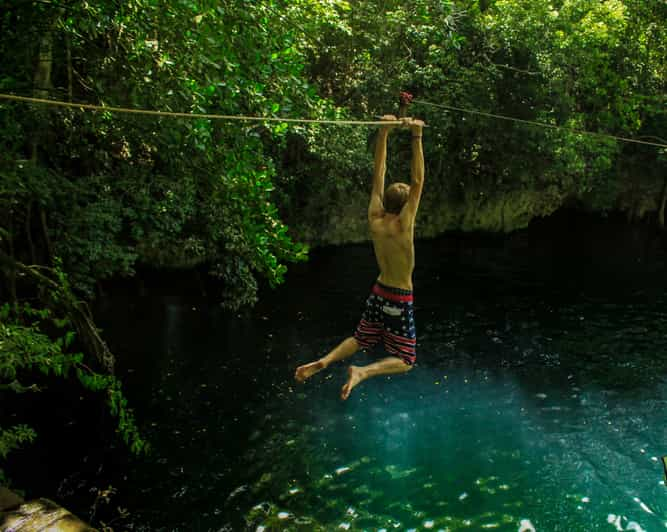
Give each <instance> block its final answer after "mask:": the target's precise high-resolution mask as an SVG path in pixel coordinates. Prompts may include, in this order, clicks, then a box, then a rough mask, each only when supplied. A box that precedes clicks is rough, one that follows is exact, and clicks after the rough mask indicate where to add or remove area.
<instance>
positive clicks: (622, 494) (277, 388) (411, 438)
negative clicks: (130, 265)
mask: <svg viewBox="0 0 667 532" xmlns="http://www.w3.org/2000/svg"><path fill="white" fill-rule="evenodd" d="M554 226H555V227H557V231H556V230H554V229H553V227H554ZM661 246H662V244H660V240H659V239H657V240H656V239H654V238H653V237H650V236H647V235H646V234H645V231H644V232H641V231H640V232H639V233H638V232H637V229H636V228H632V227H630V226H624V225H617V224H615V223H612V222H611V221H605V220H601V221H591V220H588V219H585V218H581V217H578V218H576V219H571V218H568V216H567V215H563V216H561V218H560V219H558V221H557V223H553V222H550V223H544V222H543V223H541V224H540V223H538V224H533V226H532V227H531V228H530V229H529V230H527V231H523V232H520V233H517V234H515V235H512V236H506V237H502V236H495V237H487V236H474V235H473V236H470V235H468V236H464V235H449V236H446V237H442V238H439V239H435V240H428V241H418V243H417V268H416V276H415V294H416V316H417V327H418V335H419V349H418V365H417V366H416V368H415V369H414V370H413V371H412V372H410V373H408V374H406V375H400V376H397V377H390V378H387V377H382V378H376V379H371V380H368V381H366V382H364V383H363V384H362V385H360V386H359V387H357V388H356V389H355V390H354V392H353V394H352V396H351V397H350V399H349V400H348V401H346V402H342V401H341V400H340V399H339V390H340V387H341V385H342V384H343V382H344V380H345V368H346V365H345V364H341V365H339V366H338V367H334V368H330V369H329V370H328V371H325V372H322V373H320V374H318V375H316V376H315V377H313V379H312V380H311V381H309V382H307V383H306V384H305V385H297V384H296V383H295V382H294V381H293V378H292V377H293V373H294V368H295V367H296V366H297V365H299V364H301V363H303V362H305V361H308V360H310V359H312V358H313V357H315V356H321V355H323V354H325V353H326V351H327V350H328V349H329V348H330V347H332V346H333V345H334V344H335V343H336V342H338V341H339V340H340V339H342V338H343V337H344V336H345V335H346V334H348V333H349V332H350V331H351V330H352V328H353V327H354V325H355V323H356V320H357V319H358V317H359V313H360V310H361V308H362V306H363V302H364V300H365V297H366V296H367V292H368V290H369V288H370V286H371V283H372V281H373V280H374V276H375V273H376V266H375V263H374V259H373V255H372V250H371V247H370V245H357V246H346V247H339V248H327V249H320V250H315V251H313V252H312V254H311V260H310V261H309V262H308V263H307V264H302V265H299V266H296V267H294V268H292V270H291V271H290V273H289V275H288V278H287V282H286V284H285V285H284V286H282V287H280V288H278V289H277V290H275V291H269V290H267V291H265V292H264V293H263V295H262V299H261V302H260V303H259V304H258V306H257V307H256V308H255V309H254V310H253V311H252V312H251V313H250V314H247V315H241V316H230V315H229V314H228V313H226V312H224V311H222V310H221V309H220V307H219V306H218V305H216V304H215V303H213V302H212V299H213V298H212V297H210V298H207V299H205V300H204V299H202V298H199V297H196V296H195V295H192V294H191V295H188V290H189V289H188V290H183V289H182V288H181V287H178V286H177V284H178V283H172V284H171V285H170V286H166V285H165V284H164V283H162V285H161V288H160V289H159V290H160V293H159V294H157V291H158V289H157V288H154V289H151V290H149V291H148V292H147V293H146V294H145V295H138V294H136V293H133V294H130V293H129V292H128V291H125V292H123V291H118V292H117V293H116V294H115V295H112V296H111V297H110V298H109V301H107V303H106V304H105V306H103V307H102V308H101V309H100V311H99V312H100V323H101V324H102V325H103V327H104V328H105V331H106V334H107V335H108V337H109V338H110V339H111V343H112V345H113V348H114V350H115V352H116V353H117V354H118V356H119V368H120V369H119V371H120V373H121V374H122V375H123V378H124V380H125V382H126V386H127V387H128V395H129V397H130V399H131V401H132V404H133V406H134V408H135V410H136V411H137V413H138V416H139V418H140V419H141V420H142V422H143V426H144V431H145V436H146V437H147V439H148V440H149V441H150V442H151V444H152V447H153V451H152V454H151V455H150V456H149V457H148V458H142V459H128V458H124V459H123V461H122V462H120V463H118V464H117V465H116V466H112V465H111V464H110V463H109V461H110V460H112V459H113V460H118V457H117V456H116V455H117V454H119V451H117V452H115V453H112V455H113V456H112V457H109V455H108V454H107V456H106V458H105V459H106V463H105V465H104V467H103V468H102V472H101V473H100V472H99V471H97V472H95V471H92V470H90V471H88V469H93V468H91V467H88V469H86V471H83V472H82V471H79V472H75V473H73V475H72V478H73V479H74V480H72V481H70V482H69V484H76V483H78V488H77V489H74V488H72V490H71V492H72V495H71V499H70V501H71V502H70V506H74V507H75V508H76V504H77V503H76V497H77V493H79V494H80V493H83V492H85V491H86V489H87V486H90V485H92V484H93V483H96V485H102V484H104V483H108V484H109V485H113V486H114V487H115V488H116V489H117V490H118V496H117V497H118V500H119V501H120V502H122V504H123V505H124V506H126V507H128V508H129V510H130V512H131V517H130V519H129V522H127V523H126V524H125V525H124V527H125V528H127V529H131V530H179V531H185V530H202V531H205V530H206V531H207V530H339V529H340V530H344V529H345V530H428V529H432V530H452V531H453V530H485V529H496V530H514V531H516V530H523V531H528V530H533V529H534V530H538V531H540V530H548V531H555V530H563V531H578V530H636V531H639V530H645V531H651V530H662V529H665V528H667V498H666V495H667V491H666V487H665V484H664V474H663V470H662V464H661V461H660V457H661V456H662V455H665V454H667V379H666V378H665V364H666V362H667V327H666V325H667V294H666V292H665V288H667V277H666V276H665V267H664V260H663V259H664V254H663V252H662V251H661ZM190 288H191V287H190ZM372 359H373V355H358V356H357V357H356V358H355V359H352V360H356V363H358V364H364V363H367V362H368V361H370V360H372ZM128 460H129V461H128ZM72 462H73V463H74V464H75V465H74V466H72V464H71V463H70V464H69V466H70V467H74V468H76V467H77V466H76V463H77V462H76V460H72ZM79 463H81V462H79ZM82 467H83V466H82ZM70 473H72V471H70ZM100 477H101V478H102V479H103V480H100ZM65 503H67V498H65ZM82 513H83V516H84V517H85V513H84V512H83V511H82Z"/></svg>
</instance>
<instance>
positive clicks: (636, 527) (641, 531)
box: [626, 521, 646, 532]
mask: <svg viewBox="0 0 667 532" xmlns="http://www.w3.org/2000/svg"><path fill="white" fill-rule="evenodd" d="M626 530H634V531H635V532H646V530H644V529H643V528H642V527H641V526H640V525H639V523H635V522H634V521H630V522H629V523H628V527H627V528H626Z"/></svg>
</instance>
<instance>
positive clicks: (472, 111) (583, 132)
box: [412, 100, 667, 148]
mask: <svg viewBox="0 0 667 532" xmlns="http://www.w3.org/2000/svg"><path fill="white" fill-rule="evenodd" d="M412 103H413V104H419V105H430V106H432V107H438V108H441V109H446V110H449V111H458V112H460V113H469V114H473V115H479V116H484V117H487V118H497V119H500V120H509V121H511V122H519V123H520V124H529V125H531V126H539V127H545V128H550V129H558V130H560V131H567V132H569V133H577V134H580V135H591V136H594V137H600V138H607V139H613V140H620V141H622V142H633V143H635V144H646V145H648V146H657V147H659V148H667V144H661V143H659V142H650V141H647V140H639V139H631V138H628V137H619V136H616V135H610V134H608V133H596V132H594V131H586V130H584V129H575V128H571V127H565V126H557V125H555V124H547V123H546V122H536V121H534V120H524V119H522V118H514V117H512V116H504V115H498V114H494V113H486V112H484V111H477V110H475V109H465V108H463V107H454V106H453V105H444V104H438V103H431V102H425V101H423V100H412Z"/></svg>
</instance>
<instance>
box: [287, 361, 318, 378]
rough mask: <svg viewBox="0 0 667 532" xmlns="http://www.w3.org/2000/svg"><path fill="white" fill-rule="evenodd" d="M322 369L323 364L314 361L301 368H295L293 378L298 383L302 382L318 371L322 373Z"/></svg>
mask: <svg viewBox="0 0 667 532" xmlns="http://www.w3.org/2000/svg"><path fill="white" fill-rule="evenodd" d="M323 369H324V362H322V361H321V360H316V361H315V362H311V363H310V364H304V365H303V366H299V367H298V368H296V372H295V373H294V378H295V379H296V380H297V381H299V382H304V381H305V380H306V379H309V378H310V377H312V376H313V375H315V373H317V372H318V371H322V370H323Z"/></svg>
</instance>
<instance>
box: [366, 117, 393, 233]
mask: <svg viewBox="0 0 667 532" xmlns="http://www.w3.org/2000/svg"><path fill="white" fill-rule="evenodd" d="M382 120H386V121H387V122H396V124H392V125H387V126H381V127H380V129H379V131H378V134H377V139H376V141H375V162H374V165H373V189H372V190H371V201H370V203H369V204H368V219H369V220H370V219H371V218H377V217H378V216H382V215H383V214H384V205H383V197H384V174H385V172H386V170H387V137H388V136H389V130H390V128H391V127H394V126H395V125H398V124H399V122H398V120H397V119H396V117H395V116H393V115H385V116H383V117H382Z"/></svg>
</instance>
